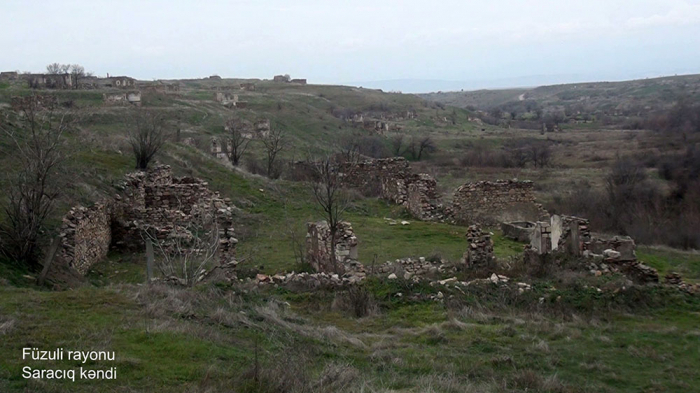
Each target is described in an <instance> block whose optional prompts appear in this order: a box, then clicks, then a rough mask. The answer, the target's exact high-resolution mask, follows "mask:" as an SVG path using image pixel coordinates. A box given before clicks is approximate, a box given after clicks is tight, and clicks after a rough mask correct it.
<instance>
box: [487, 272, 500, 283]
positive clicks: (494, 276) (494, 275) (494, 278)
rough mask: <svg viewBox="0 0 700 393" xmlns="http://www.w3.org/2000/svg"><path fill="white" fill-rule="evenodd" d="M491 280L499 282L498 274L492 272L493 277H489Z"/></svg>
mask: <svg viewBox="0 0 700 393" xmlns="http://www.w3.org/2000/svg"><path fill="white" fill-rule="evenodd" d="M489 280H491V282H492V283H494V284H498V276H497V275H496V273H493V274H491V277H489Z"/></svg>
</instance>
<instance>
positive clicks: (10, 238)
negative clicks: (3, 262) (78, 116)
mask: <svg viewBox="0 0 700 393" xmlns="http://www.w3.org/2000/svg"><path fill="white" fill-rule="evenodd" d="M16 107H17V108H18V111H19V113H18V116H17V118H16V119H15V120H14V121H12V122H9V121H8V122H4V121H3V122H2V124H0V128H2V130H3V131H4V132H5V133H6V134H7V135H8V136H9V138H10V139H11V141H12V144H13V151H14V156H15V160H16V161H15V164H16V165H15V167H17V168H19V171H18V172H17V173H16V176H15V177H14V178H11V179H10V181H9V182H8V187H7V188H6V190H5V191H6V193H7V200H6V201H5V203H4V206H3V210H4V211H5V214H6V216H7V220H6V221H5V222H3V223H2V224H1V225H0V235H1V236H2V239H3V242H2V249H3V251H4V252H5V253H6V254H7V255H9V256H10V257H11V258H13V259H15V260H17V261H21V262H24V263H26V264H28V265H29V266H30V268H32V269H36V268H37V267H38V251H39V237H40V235H41V232H42V231H43V230H44V229H45V228H44V223H45V221H46V219H47V217H48V216H49V215H50V214H51V212H52V211H53V207H54V204H55V201H56V198H58V196H59V190H60V189H61V188H60V186H59V185H58V184H57V181H56V175H57V173H58V169H59V166H60V164H61V162H62V161H63V159H64V150H63V145H64V142H65V138H64V134H65V133H66V131H68V130H69V129H70V127H71V126H72V124H73V122H74V121H75V118H74V117H73V116H72V115H71V114H70V113H68V112H62V113H57V112H55V108H56V104H55V102H52V101H50V100H45V99H41V98H40V97H39V96H29V97H26V98H24V99H22V102H21V103H19V104H18V105H16Z"/></svg>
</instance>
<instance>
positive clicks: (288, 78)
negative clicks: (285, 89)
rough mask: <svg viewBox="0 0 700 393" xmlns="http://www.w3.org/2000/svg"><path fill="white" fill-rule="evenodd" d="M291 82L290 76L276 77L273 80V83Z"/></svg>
mask: <svg viewBox="0 0 700 393" xmlns="http://www.w3.org/2000/svg"><path fill="white" fill-rule="evenodd" d="M290 80H291V78H290V77H289V75H275V76H274V78H272V81H273V82H284V83H287V82H289V81H290Z"/></svg>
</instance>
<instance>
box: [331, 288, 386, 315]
mask: <svg viewBox="0 0 700 393" xmlns="http://www.w3.org/2000/svg"><path fill="white" fill-rule="evenodd" d="M331 307H332V308H333V309H337V310H341V311H345V312H348V313H350V314H351V315H352V316H354V317H356V318H362V317H366V316H370V315H375V314H377V312H378V309H379V308H378V306H377V302H376V301H375V300H374V296H372V294H371V293H370V292H369V291H368V290H367V288H365V287H364V286H362V285H353V286H351V287H350V288H348V290H347V291H343V292H338V293H337V294H336V296H335V299H333V305H332V306H331Z"/></svg>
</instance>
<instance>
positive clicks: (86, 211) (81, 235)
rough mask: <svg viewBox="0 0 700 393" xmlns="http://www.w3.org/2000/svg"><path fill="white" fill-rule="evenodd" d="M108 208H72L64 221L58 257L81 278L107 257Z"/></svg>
mask: <svg viewBox="0 0 700 393" xmlns="http://www.w3.org/2000/svg"><path fill="white" fill-rule="evenodd" d="M110 221H111V204H110V203H109V202H108V201H107V202H98V203H96V204H95V205H94V206H92V207H89V208H87V207H82V206H78V207H74V208H72V209H71V210H70V211H69V212H68V214H66V216H65V217H64V218H63V227H62V230H61V235H60V236H61V243H60V249H59V257H60V258H61V259H62V260H64V261H68V262H69V266H70V267H72V268H74V269H75V270H77V271H78V272H79V273H80V274H83V275H84V274H85V273H87V271H88V269H90V267H91V266H92V265H93V264H95V263H96V262H98V261H100V260H102V258H104V257H105V256H107V252H108V251H109V246H110V244H111V243H112V230H111V225H110Z"/></svg>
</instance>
